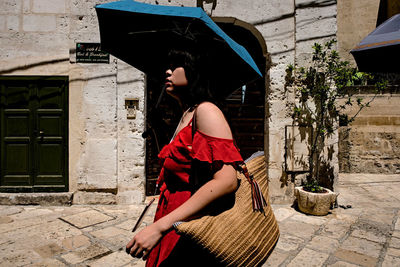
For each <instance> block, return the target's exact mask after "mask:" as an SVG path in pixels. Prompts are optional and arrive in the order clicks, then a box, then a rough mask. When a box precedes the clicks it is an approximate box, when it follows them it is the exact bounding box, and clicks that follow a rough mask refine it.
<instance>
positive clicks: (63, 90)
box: [0, 76, 68, 192]
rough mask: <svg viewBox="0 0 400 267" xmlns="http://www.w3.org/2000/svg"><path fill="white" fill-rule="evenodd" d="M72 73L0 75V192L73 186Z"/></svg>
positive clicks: (65, 189) (47, 190)
mask: <svg viewBox="0 0 400 267" xmlns="http://www.w3.org/2000/svg"><path fill="white" fill-rule="evenodd" d="M67 100H68V77H43V76H41V77H25V76H24V77H19V76H9V77H0V119H1V131H0V132H1V133H0V137H1V140H0V151H1V154H0V163H1V165H0V191H1V192H62V191H68V175H67V174H68V138H67V137H68V110H67V108H68V101H67Z"/></svg>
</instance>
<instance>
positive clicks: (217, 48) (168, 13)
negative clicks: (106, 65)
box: [96, 0, 262, 96]
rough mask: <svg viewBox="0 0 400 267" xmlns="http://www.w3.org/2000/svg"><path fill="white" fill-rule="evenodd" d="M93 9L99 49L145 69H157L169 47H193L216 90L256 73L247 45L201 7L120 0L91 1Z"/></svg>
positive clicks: (231, 86) (229, 88)
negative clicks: (93, 3)
mask: <svg viewBox="0 0 400 267" xmlns="http://www.w3.org/2000/svg"><path fill="white" fill-rule="evenodd" d="M96 12H97V16H98V20H99V26H100V38H101V48H102V50H104V51H106V52H109V53H110V54H112V55H114V56H115V57H117V58H119V59H121V60H123V61H125V62H127V63H128V64H130V65H132V66H134V67H136V68H137V69H139V70H141V71H143V72H145V73H148V74H156V75H160V74H161V73H163V72H164V71H165V70H166V67H167V66H166V63H167V62H166V58H167V55H168V52H169V51H170V50H171V49H174V48H175V49H179V48H181V49H182V48H185V49H186V48H187V49H189V50H190V49H191V48H193V47H195V49H194V51H195V52H198V53H200V54H201V55H204V57H207V58H208V60H207V62H209V65H208V69H209V73H210V76H211V77H212V78H213V80H214V81H215V87H216V88H217V90H218V93H219V94H220V95H223V96H227V95H228V94H229V93H231V92H233V91H234V90H235V89H237V88H240V87H241V86H243V85H245V84H246V83H248V82H250V81H253V80H255V79H258V78H260V77H262V74H261V72H260V70H259V69H258V67H257V65H256V64H255V62H254V60H253V58H252V57H251V56H250V54H249V53H248V52H247V50H246V49H245V48H244V47H243V46H241V45H239V44H238V43H236V42H235V41H234V40H232V39H231V38H230V37H229V36H228V35H227V34H226V33H225V32H224V31H223V30H222V29H221V28H220V27H219V26H218V25H216V24H215V23H214V22H213V20H212V19H211V18H210V17H209V16H208V15H207V14H206V13H205V12H204V11H203V10H202V9H201V8H198V7H178V6H162V5H150V4H145V3H140V2H135V1H132V0H125V1H118V2H111V3H107V4H102V5H97V6H96Z"/></svg>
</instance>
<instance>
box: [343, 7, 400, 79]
mask: <svg viewBox="0 0 400 267" xmlns="http://www.w3.org/2000/svg"><path fill="white" fill-rule="evenodd" d="M350 53H351V54H352V55H353V57H354V59H355V60H356V62H357V66H358V68H359V70H360V71H365V72H397V73H400V63H399V62H400V14H397V15H395V16H393V17H391V18H390V19H388V20H387V21H385V22H384V23H382V24H381V25H379V26H378V27H377V28H376V29H375V30H374V31H372V32H371V33H370V34H369V35H368V36H367V37H365V38H364V39H363V40H362V41H361V43H359V44H358V45H357V46H356V47H355V48H354V49H353V50H351V51H350Z"/></svg>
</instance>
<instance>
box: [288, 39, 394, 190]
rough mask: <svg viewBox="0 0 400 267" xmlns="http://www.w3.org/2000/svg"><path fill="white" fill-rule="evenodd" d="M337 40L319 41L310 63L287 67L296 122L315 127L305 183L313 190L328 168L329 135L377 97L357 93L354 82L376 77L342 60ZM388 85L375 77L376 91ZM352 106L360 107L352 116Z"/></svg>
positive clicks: (311, 139)
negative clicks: (362, 95) (326, 157)
mask: <svg viewBox="0 0 400 267" xmlns="http://www.w3.org/2000/svg"><path fill="white" fill-rule="evenodd" d="M335 43H336V41H335V40H330V41H328V42H326V43H325V44H323V45H321V44H318V43H315V44H314V46H313V47H312V48H313V54H312V60H311V64H310V65H309V66H307V67H306V66H293V65H289V66H288V67H287V69H286V77H285V80H286V87H292V88H293V89H294V90H295V94H296V103H295V105H294V108H293V112H292V118H293V124H294V125H297V126H301V127H309V128H311V129H312V134H311V135H310V137H309V142H308V146H309V148H308V150H309V157H308V165H309V169H310V171H309V174H308V176H307V181H306V182H305V184H304V185H303V187H304V188H305V190H308V191H311V192H319V191H320V188H319V187H320V181H321V179H320V172H321V169H324V170H326V168H327V167H326V166H323V165H324V164H326V163H327V162H326V159H324V156H323V154H324V153H323V152H324V148H325V145H326V139H327V138H329V137H331V136H332V134H334V133H335V131H336V130H337V128H338V125H339V124H340V125H348V124H350V123H351V122H353V121H354V119H355V118H356V116H357V115H358V114H359V113H360V111H361V110H362V109H364V108H365V107H368V106H369V104H370V103H371V101H373V99H374V98H372V99H371V100H369V101H367V102H365V101H364V100H363V99H362V98H360V97H357V96H356V94H355V92H354V85H366V84H368V83H369V82H371V81H372V80H373V78H374V77H373V76H372V75H371V74H369V73H363V72H359V71H358V70H357V69H356V68H353V67H351V66H350V64H349V62H347V61H342V60H340V58H339V54H338V52H337V51H336V50H334V45H335ZM386 85H387V83H386V82H381V81H378V82H376V81H375V82H374V86H375V91H376V94H378V93H379V92H380V91H381V90H383V89H384V88H385V87H386ZM376 94H375V96H376ZM351 106H356V107H357V110H358V111H357V112H356V113H355V115H353V116H351V117H349V116H348V115H347V113H346V112H345V111H346V109H348V108H349V107H351ZM329 153H330V154H332V153H333V148H331V149H328V154H329ZM329 157H331V155H330V156H328V158H329Z"/></svg>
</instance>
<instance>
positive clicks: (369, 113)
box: [339, 94, 400, 174]
mask: <svg viewBox="0 0 400 267" xmlns="http://www.w3.org/2000/svg"><path fill="white" fill-rule="evenodd" d="M363 97H364V98H365V99H369V98H371V97H372V96H371V95H364V96H363ZM399 101H400V95H399V94H384V95H379V96H378V97H376V98H375V99H374V100H373V102H372V103H371V105H370V107H369V108H366V109H364V110H363V111H362V112H361V113H360V114H359V116H358V117H357V118H356V120H355V121H354V123H352V125H351V127H349V130H350V131H348V130H347V129H346V128H343V129H341V130H340V142H339V144H340V153H339V166H340V171H341V172H349V173H391V174H394V173H400V107H399V105H398V103H399ZM350 114H354V111H353V112H351V113H350Z"/></svg>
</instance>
